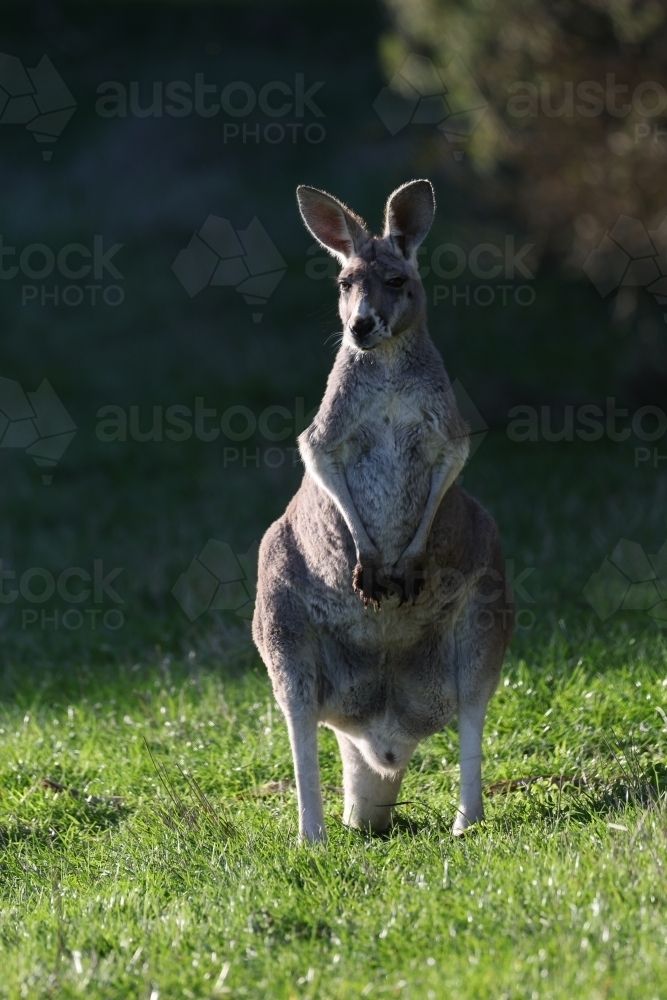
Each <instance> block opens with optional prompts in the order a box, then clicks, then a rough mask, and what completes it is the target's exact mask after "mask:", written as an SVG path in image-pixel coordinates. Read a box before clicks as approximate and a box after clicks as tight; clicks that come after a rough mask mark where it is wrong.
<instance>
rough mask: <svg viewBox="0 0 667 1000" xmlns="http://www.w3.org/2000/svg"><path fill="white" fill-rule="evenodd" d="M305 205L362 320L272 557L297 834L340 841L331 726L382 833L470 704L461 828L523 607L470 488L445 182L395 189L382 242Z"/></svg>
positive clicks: (353, 805) (275, 641) (264, 607)
mask: <svg viewBox="0 0 667 1000" xmlns="http://www.w3.org/2000/svg"><path fill="white" fill-rule="evenodd" d="M297 200H298V203H299V208H300V210H301V215H302V218H303V221H304V223H305V225H306V227H307V228H308V230H309V231H310V232H311V234H312V235H313V236H314V237H315V239H316V240H318V241H319V242H320V243H321V244H322V245H323V246H324V247H325V248H326V249H327V250H329V251H330V252H331V253H332V254H333V255H334V256H335V257H336V258H337V259H338V260H339V261H340V263H341V265H342V270H341V272H340V275H339V277H338V286H339V290H340V303H339V310H340V317H341V320H342V322H343V331H344V332H343V337H342V341H341V345H340V349H339V351H338V354H337V356H336V359H335V363H334V366H333V369H332V371H331V374H330V376H329V380H328V383H327V388H326V392H325V394H324V398H323V400H322V403H321V406H320V408H319V410H318V412H317V415H316V416H315V418H314V420H313V422H312V423H311V424H310V426H309V427H308V428H307V429H306V430H305V431H304V432H303V433H302V434H301V435H300V436H299V438H298V444H299V449H300V454H301V458H302V460H303V463H304V465H305V473H304V477H303V480H302V482H301V485H300V487H299V489H298V491H297V493H296V495H295V496H294V498H293V499H292V501H291V502H290V504H289V505H288V507H287V509H286V511H285V513H284V514H283V516H282V517H280V518H279V519H278V520H277V521H275V522H274V524H272V525H271V527H270V528H269V529H268V531H267V532H266V534H265V535H264V538H263V539H262V543H261V545H260V550H259V567H258V584H257V600H256V606H255V612H254V618H253V637H254V640H255V643H256V645H257V648H258V649H259V652H260V654H261V656H262V659H263V661H264V663H265V665H266V668H267V670H268V672H269V675H270V677H271V681H272V684H273V690H274V694H275V697H276V700H277V702H278V704H279V705H280V707H281V709H282V711H283V713H284V715H285V719H286V721H287V727H288V731H289V738H290V743H291V747H292V755H293V759H294V770H295V778H296V787H297V797H298V810H299V834H300V837H301V838H304V839H307V840H323V839H325V838H326V831H325V824H324V814H323V809H322V793H321V786H320V777H319V765H318V757H317V726H318V724H322V725H325V726H328V727H329V728H330V729H332V730H333V732H334V733H335V735H336V738H337V740H338V744H339V747H340V753H341V757H342V762H343V789H344V805H343V822H344V823H345V824H346V825H349V826H353V827H357V828H362V829H366V830H369V831H372V832H382V831H384V830H386V829H387V828H388V827H389V825H390V823H391V820H392V814H393V807H394V805H395V803H396V801H397V797H398V792H399V788H400V785H401V781H402V778H403V775H404V773H405V770H406V767H407V766H408V762H409V761H410V758H411V756H412V753H413V751H414V749H415V747H416V745H417V743H418V742H419V741H420V740H421V739H423V738H424V737H426V736H428V735H430V734H432V733H435V732H437V731H438V730H439V729H441V728H442V727H443V726H444V725H445V724H446V723H448V722H449V721H450V720H451V719H452V718H453V717H454V716H455V715H458V725H459V745H460V772H461V773H460V805H459V808H458V811H457V814H456V818H455V820H454V825H453V831H452V832H453V833H454V834H455V835H460V834H462V833H463V832H464V831H465V830H466V829H467V828H468V827H469V826H470V825H471V824H473V823H475V822H477V821H478V820H480V819H482V818H483V815H484V813H483V804H482V779H481V757H482V729H483V725H484V717H485V715H486V707H487V703H488V701H489V698H490V697H491V695H492V694H493V692H494V690H495V688H496V686H497V683H498V678H499V675H500V669H501V665H502V660H503V655H504V653H505V649H506V647H507V644H508V642H509V640H510V637H511V634H512V630H513V626H514V617H513V600H512V595H511V590H510V588H509V587H508V584H507V582H506V580H505V575H504V566H503V559H502V553H501V549H500V541H499V536H498V529H497V527H496V524H495V522H494V520H493V519H492V518H491V516H490V515H489V514H488V513H487V512H486V511H485V510H484V508H483V507H482V506H481V505H480V504H479V503H477V501H476V500H474V499H473V498H472V497H471V496H469V495H468V494H467V493H466V492H465V490H463V489H462V488H461V487H460V486H459V485H457V482H456V480H457V478H458V476H459V474H460V472H461V470H462V468H463V466H464V464H465V462H466V459H467V456H468V428H467V426H466V424H465V423H464V422H463V420H462V418H461V416H460V415H459V412H458V410H457V407H456V401H455V398H454V394H453V392H452V389H451V387H450V383H449V379H448V377H447V373H446V372H445V368H444V365H443V363H442V360H441V358H440V355H439V353H438V351H437V350H436V348H435V345H434V344H433V342H432V340H431V339H430V337H429V334H428V331H427V326H426V295H425V292H424V288H423V286H422V282H421V279H420V277H419V273H418V265H417V248H418V247H419V245H420V243H421V242H422V241H423V240H424V238H425V237H426V235H427V233H428V231H429V229H430V227H431V223H432V221H433V216H434V212H435V198H434V193H433V188H432V186H431V184H430V182H429V181H427V180H416V181H412V182H410V183H408V184H404V185H403V186H402V187H399V188H398V189H397V190H396V191H394V193H393V194H392V195H391V196H390V198H389V200H388V201H387V205H386V210H385V225H384V233H383V235H382V236H381V237H375V236H372V235H371V234H370V233H369V231H368V228H367V227H366V225H365V223H364V222H363V221H362V220H361V219H360V218H359V217H358V216H357V215H355V214H354V213H353V212H351V211H350V210H349V209H348V208H347V207H346V206H345V205H343V204H342V202H340V201H338V200H337V199H336V198H334V197H333V196H332V195H329V194H326V193H325V192H324V191H319V190H317V189H316V188H312V187H306V186H300V187H299V188H297Z"/></svg>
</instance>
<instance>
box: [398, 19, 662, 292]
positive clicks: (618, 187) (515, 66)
mask: <svg viewBox="0 0 667 1000" xmlns="http://www.w3.org/2000/svg"><path fill="white" fill-rule="evenodd" d="M385 3H386V5H387V7H388V8H389V10H390V12H391V15H392V17H393V22H394V27H393V29H392V30H391V31H390V32H388V33H387V34H385V36H384V38H383V39H382V41H381V52H382V56H383V61H384V66H385V71H386V72H387V74H388V76H390V77H391V75H392V74H393V73H394V72H395V71H396V70H398V69H399V68H400V67H401V66H402V65H403V64H404V63H405V59H406V57H407V56H408V54H410V53H416V54H420V55H425V56H429V57H431V58H432V59H433V61H434V63H435V64H436V66H438V67H447V66H448V65H450V64H451V68H450V70H449V71H448V75H449V77H451V91H452V96H453V97H454V99H455V100H457V99H458V100H459V102H460V101H461V100H462V101H463V103H464V104H465V89H466V87H467V86H468V82H469V81H468V77H467V74H466V70H467V71H468V73H469V74H470V75H471V76H472V77H473V79H474V81H475V82H476V84H477V85H478V86H479V88H480V89H481V91H482V92H483V94H484V96H485V97H486V99H487V100H488V101H489V105H490V106H489V108H488V110H487V112H486V114H484V116H483V117H482V119H481V121H480V122H479V124H478V126H477V127H476V128H475V130H474V131H473V133H472V136H471V137H470V140H469V142H468V144H467V146H466V151H467V153H468V154H469V157H470V160H471V168H470V169H469V170H468V173H467V178H466V180H465V181H464V186H465V187H466V193H467V195H468V196H470V197H472V198H474V199H475V200H476V201H477V202H478V203H480V204H481V205H483V206H484V207H486V208H488V209H491V210H493V211H495V212H498V211H499V212H501V213H502V214H503V215H510V216H512V217H513V218H515V219H516V220H517V221H519V222H520V223H521V224H522V225H524V226H525V227H526V229H527V230H528V231H529V232H530V234H531V238H533V239H535V240H536V241H537V243H538V246H539V247H540V249H541V251H542V253H543V254H544V255H545V256H547V257H555V258H556V259H557V260H558V262H559V263H561V264H564V265H565V267H566V269H567V270H569V271H570V272H571V273H574V272H575V271H576V270H578V269H580V267H581V264H582V263H583V262H584V261H585V259H586V257H587V255H588V253H589V252H590V251H591V250H592V249H593V248H594V247H596V246H597V245H598V243H599V242H600V239H601V238H602V236H603V235H604V232H605V230H608V229H611V228H612V226H613V225H614V223H615V221H616V220H617V219H618V217H619V216H620V215H621V214H625V215H629V216H633V217H639V218H641V219H642V220H643V221H644V223H645V225H647V226H648V225H650V224H651V223H655V224H659V223H660V222H661V221H662V219H663V217H664V213H665V210H667V198H666V197H665V193H664V171H665V166H666V165H667V143H665V141H664V140H665V139H667V134H665V135H664V136H663V138H660V130H662V131H664V130H666V129H667V117H666V110H667V109H666V107H665V106H666V105H667V93H666V89H667V88H666V87H665V85H666V84H667V79H666V76H667V74H666V73H665V59H666V57H667V11H666V9H665V6H664V4H663V3H659V2H657V0H644V2H635V0H555V2H554V0H385ZM456 56H458V57H459V59H460V60H461V61H462V64H464V65H463V66H461V64H460V63H459V62H458V60H456V59H455V60H454V62H453V63H452V60H453V59H454V57H456ZM457 67H458V70H457ZM614 87H616V88H617V89H616V91H615V92H614V89H613V88H614ZM656 130H658V131H657V132H656ZM656 139H657V141H656ZM429 149H430V155H431V157H432V158H433V160H434V161H435V162H438V163H440V164H442V165H443V166H444V167H445V168H449V171H450V172H454V171H456V172H457V173H460V165H459V164H458V163H456V164H455V163H454V162H452V151H451V149H450V148H449V146H448V143H447V141H446V139H445V138H444V137H443V138H442V139H441V140H440V142H439V144H433V143H432V141H431V137H430V136H429ZM480 175H483V177H484V183H483V184H480Z"/></svg>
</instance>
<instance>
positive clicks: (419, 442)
mask: <svg viewBox="0 0 667 1000" xmlns="http://www.w3.org/2000/svg"><path fill="white" fill-rule="evenodd" d="M443 435H444V429H443V428H442V426H441V421H440V420H439V419H438V415H437V406H434V405H429V401H428V399H426V400H425V399H420V398H419V397H418V396H417V395H416V394H414V395H412V394H407V393H401V392H398V391H396V390H393V389H391V388H387V389H386V390H380V391H376V392H374V393H371V394H370V397H369V399H368V400H367V402H365V405H364V408H363V419H361V420H359V421H358V422H355V423H354V424H352V425H351V427H350V431H349V433H348V435H347V437H346V439H345V441H344V443H343V445H342V447H341V449H340V455H339V457H340V460H341V461H342V464H343V467H344V470H345V478H346V481H347V485H348V488H349V490H350V495H351V497H352V500H353V502H354V504H355V507H356V509H357V511H358V512H359V516H360V517H361V520H362V521H363V523H364V527H365V528H366V530H367V532H368V534H369V536H370V537H371V539H372V541H373V542H374V544H375V545H376V546H377V548H378V549H379V550H380V552H381V554H382V555H383V556H384V557H385V558H386V560H387V561H388V563H389V564H392V563H393V562H394V561H395V560H396V559H398V557H399V556H400V555H401V553H402V551H403V549H404V548H405V546H406V545H407V544H408V543H409V541H410V540H411V538H412V537H413V535H414V533H415V530H416V528H417V525H418V524H419V521H420V518H421V515H422V512H423V510H424V505H425V503H426V500H427V498H428V495H429V489H430V483H431V470H432V468H433V466H434V464H435V463H436V461H437V459H438V455H439V453H440V451H441V448H442V441H443Z"/></svg>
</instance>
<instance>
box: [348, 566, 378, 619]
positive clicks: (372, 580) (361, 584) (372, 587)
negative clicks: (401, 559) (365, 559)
mask: <svg viewBox="0 0 667 1000" xmlns="http://www.w3.org/2000/svg"><path fill="white" fill-rule="evenodd" d="M381 572H382V570H381V567H379V566H377V565H376V564H375V563H366V564H364V565H362V564H361V563H360V562H358V563H357V565H356V566H355V567H354V573H353V574H352V588H353V590H354V591H355V592H356V593H357V594H358V595H359V597H360V598H361V600H362V601H363V602H364V607H365V608H367V607H368V606H369V604H370V605H371V606H372V607H373V608H375V609H376V610H378V609H379V607H380V602H381V600H382V597H383V596H384V594H385V593H386V590H384V589H383V588H382V587H381V586H380V585H379V584H378V579H377V578H378V575H379V574H381Z"/></svg>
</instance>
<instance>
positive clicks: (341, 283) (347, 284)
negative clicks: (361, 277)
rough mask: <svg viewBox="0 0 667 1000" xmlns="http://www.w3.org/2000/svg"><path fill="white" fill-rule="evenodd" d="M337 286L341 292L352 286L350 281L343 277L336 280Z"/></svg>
mask: <svg viewBox="0 0 667 1000" xmlns="http://www.w3.org/2000/svg"><path fill="white" fill-rule="evenodd" d="M338 287H339V288H340V290H341V292H349V290H350V289H351V288H352V283H351V282H349V281H345V279H343V281H339V282H338Z"/></svg>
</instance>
